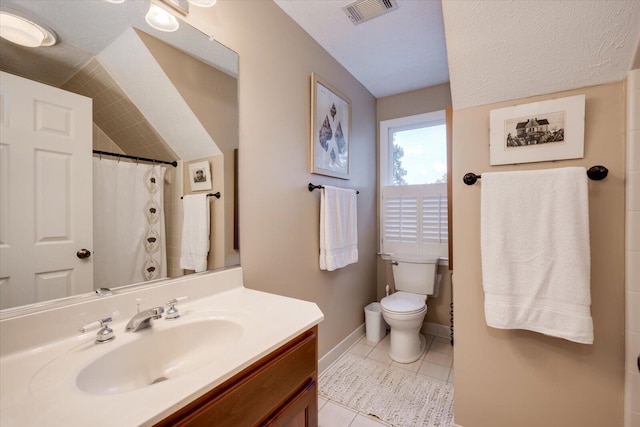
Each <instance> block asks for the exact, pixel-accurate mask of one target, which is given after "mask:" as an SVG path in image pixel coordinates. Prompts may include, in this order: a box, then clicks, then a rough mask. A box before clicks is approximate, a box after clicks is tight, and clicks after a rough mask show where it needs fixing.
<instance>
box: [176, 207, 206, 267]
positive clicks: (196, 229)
mask: <svg viewBox="0 0 640 427" xmlns="http://www.w3.org/2000/svg"><path fill="white" fill-rule="evenodd" d="M210 239H211V238H210V236H209V198H208V197H207V195H206V194H196V195H189V196H184V197H183V199H182V246H181V250H180V252H181V253H180V268H186V269H189V270H195V271H196V272H200V271H205V270H206V269H207V255H208V254H209V242H210Z"/></svg>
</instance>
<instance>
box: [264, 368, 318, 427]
mask: <svg viewBox="0 0 640 427" xmlns="http://www.w3.org/2000/svg"><path fill="white" fill-rule="evenodd" d="M264 425H265V426H268V427H318V385H317V383H316V381H314V380H309V382H308V383H307V384H305V386H304V387H303V388H302V389H300V391H299V392H298V393H297V394H296V395H295V396H294V397H292V398H291V400H290V401H289V402H287V403H286V404H285V405H284V406H282V407H281V408H280V409H279V410H278V411H276V412H275V413H274V414H273V416H272V418H271V419H269V420H267V421H266V422H265V424H264Z"/></svg>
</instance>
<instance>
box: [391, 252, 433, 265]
mask: <svg viewBox="0 0 640 427" xmlns="http://www.w3.org/2000/svg"><path fill="white" fill-rule="evenodd" d="M439 259H440V257H439V256H438V255H433V254H426V255H408V254H407V255H403V254H393V255H392V256H391V260H392V261H400V262H410V263H414V264H437V263H438V261H439Z"/></svg>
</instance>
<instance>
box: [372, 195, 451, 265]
mask: <svg viewBox="0 0 640 427" xmlns="http://www.w3.org/2000/svg"><path fill="white" fill-rule="evenodd" d="M382 203H383V206H382V221H381V222H382V233H381V240H382V242H381V248H382V252H390V253H403V254H424V253H431V254H433V253H437V254H442V255H446V252H447V241H448V235H447V233H448V229H447V188H446V184H425V185H405V186H389V187H383V189H382Z"/></svg>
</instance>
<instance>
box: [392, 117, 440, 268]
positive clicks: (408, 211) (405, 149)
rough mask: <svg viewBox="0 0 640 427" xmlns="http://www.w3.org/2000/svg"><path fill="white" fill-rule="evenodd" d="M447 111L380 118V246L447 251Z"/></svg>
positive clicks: (405, 251) (395, 249) (409, 251)
mask: <svg viewBox="0 0 640 427" xmlns="http://www.w3.org/2000/svg"><path fill="white" fill-rule="evenodd" d="M446 183H447V136H446V124H445V112H444V111H438V112H435V113H428V114H420V115H417V116H411V117H405V118H400V119H394V120H386V121H383V122H381V123H380V184H381V192H380V193H381V200H380V207H381V208H380V210H381V212H380V218H381V221H380V224H381V230H380V250H381V252H383V253H385V252H386V253H403V254H415V255H420V254H426V253H430V254H434V253H435V254H438V255H440V256H447V251H448V231H447V230H448V223H447V184H446Z"/></svg>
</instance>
